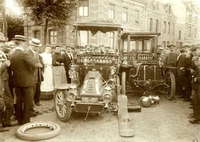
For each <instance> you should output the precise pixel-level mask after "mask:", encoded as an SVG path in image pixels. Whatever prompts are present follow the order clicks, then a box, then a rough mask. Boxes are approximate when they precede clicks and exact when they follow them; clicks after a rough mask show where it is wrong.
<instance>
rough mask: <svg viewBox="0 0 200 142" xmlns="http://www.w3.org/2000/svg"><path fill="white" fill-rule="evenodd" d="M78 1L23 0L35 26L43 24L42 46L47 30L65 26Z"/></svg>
mask: <svg viewBox="0 0 200 142" xmlns="http://www.w3.org/2000/svg"><path fill="white" fill-rule="evenodd" d="M78 2H79V0H24V1H23V5H24V8H25V10H26V8H30V9H31V13H30V16H31V19H32V20H33V21H35V24H36V25H42V24H44V44H46V38H47V28H48V26H53V27H54V28H60V27H63V26H65V25H66V23H67V20H68V19H69V18H70V16H71V14H72V12H73V9H74V8H75V7H76V5H77V4H78Z"/></svg>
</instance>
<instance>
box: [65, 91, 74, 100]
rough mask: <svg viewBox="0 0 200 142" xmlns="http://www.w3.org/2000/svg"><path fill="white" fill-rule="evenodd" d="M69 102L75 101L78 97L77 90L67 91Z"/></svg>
mask: <svg viewBox="0 0 200 142" xmlns="http://www.w3.org/2000/svg"><path fill="white" fill-rule="evenodd" d="M66 99H67V100H68V101H69V102H74V101H75V99H76V92H73V91H69V92H67V98H66Z"/></svg>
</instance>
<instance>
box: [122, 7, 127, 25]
mask: <svg viewBox="0 0 200 142" xmlns="http://www.w3.org/2000/svg"><path fill="white" fill-rule="evenodd" d="M122 21H123V22H127V21H128V8H126V7H123V13H122Z"/></svg>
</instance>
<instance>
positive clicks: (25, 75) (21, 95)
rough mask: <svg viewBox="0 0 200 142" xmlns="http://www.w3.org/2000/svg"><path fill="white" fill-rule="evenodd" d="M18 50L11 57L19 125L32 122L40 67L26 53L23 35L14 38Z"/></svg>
mask: <svg viewBox="0 0 200 142" xmlns="http://www.w3.org/2000/svg"><path fill="white" fill-rule="evenodd" d="M13 40H14V42H15V44H16V48H15V50H14V51H13V53H12V54H11V55H10V61H11V65H10V68H11V71H12V73H13V82H14V85H15V93H16V117H17V120H18V124H19V125H22V124H25V123H28V122H30V116H31V108H32V102H33V93H34V92H33V86H34V85H35V76H34V73H35V69H36V68H37V67H39V66H41V65H40V64H38V63H37V62H36V61H35V60H33V58H32V57H31V56H30V55H29V54H27V53H25V49H26V46H25V44H24V43H25V42H26V40H27V39H26V38H25V37H24V36H23V35H15V37H14V38H13Z"/></svg>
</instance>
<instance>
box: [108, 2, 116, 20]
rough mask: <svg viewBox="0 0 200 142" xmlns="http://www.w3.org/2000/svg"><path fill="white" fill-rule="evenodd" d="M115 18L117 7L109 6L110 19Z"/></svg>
mask: <svg viewBox="0 0 200 142" xmlns="http://www.w3.org/2000/svg"><path fill="white" fill-rule="evenodd" d="M114 17H115V5H114V4H109V10H108V18H110V19H114Z"/></svg>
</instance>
